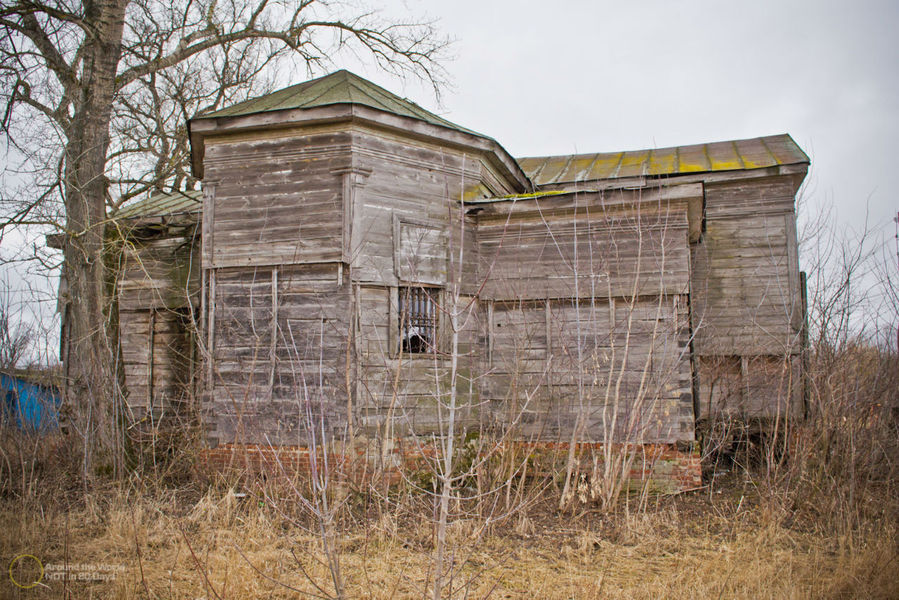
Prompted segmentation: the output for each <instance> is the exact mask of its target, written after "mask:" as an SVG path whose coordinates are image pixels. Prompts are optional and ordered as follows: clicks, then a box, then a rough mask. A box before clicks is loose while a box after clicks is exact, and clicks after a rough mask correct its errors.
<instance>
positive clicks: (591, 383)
mask: <svg viewBox="0 0 899 600" xmlns="http://www.w3.org/2000/svg"><path fill="white" fill-rule="evenodd" d="M629 196H631V198H630V199H631V200H632V201H633V200H636V202H635V203H633V204H631V205H630V206H629V207H627V208H623V207H622V206H620V205H619V206H616V207H615V208H614V209H610V210H603V206H604V198H603V195H602V194H600V193H597V194H584V195H583V196H582V197H581V198H580V201H582V202H583V204H580V205H578V206H577V207H576V208H570V207H569V208H568V209H566V210H561V209H559V207H558V204H559V202H558V200H559V199H554V198H546V199H543V200H541V201H535V202H532V203H530V205H529V204H528V203H527V202H526V201H525V202H522V204H521V205H520V206H519V207H518V210H517V211H516V212H515V213H514V214H512V215H511V216H509V215H508V214H507V215H503V212H501V211H502V209H501V208H500V209H498V210H497V212H498V213H499V214H496V215H494V214H491V212H490V211H485V212H484V213H482V215H480V216H479V218H478V225H479V227H478V232H477V233H478V240H479V242H480V249H479V256H480V263H481V273H482V277H487V278H488V279H487V285H486V286H485V288H484V289H485V296H486V298H488V299H490V300H492V302H489V304H488V318H487V324H488V331H487V336H488V342H487V347H488V349H489V355H488V359H487V360H488V363H489V365H488V370H485V373H488V374H487V375H486V376H485V377H484V378H483V382H484V383H483V389H482V395H483V397H484V398H485V399H487V400H488V401H489V405H490V406H491V407H492V414H493V415H494V419H495V421H496V422H497V423H498V424H499V425H501V426H502V425H503V424H508V423H512V422H518V421H517V420H516V415H519V416H520V417H521V419H520V426H519V427H520V434H521V435H524V436H526V437H533V438H538V439H548V440H553V439H555V440H561V441H569V440H570V439H571V435H572V431H573V430H574V429H575V427H578V428H581V431H580V433H579V435H578V436H577V437H578V439H579V440H580V441H597V442H609V441H616V442H618V441H624V440H631V441H638V440H639V441H642V442H674V441H679V440H692V439H693V397H692V372H691V367H690V353H689V341H690V339H689V338H690V332H689V312H688V310H689V307H688V296H687V290H688V288H689V271H690V266H689V248H688V219H687V203H686V202H681V201H678V202H669V201H659V202H653V203H647V204H646V205H641V204H640V203H639V198H637V197H634V195H629ZM554 200H555V201H554ZM563 202H564V201H563ZM509 205H510V203H506V206H507V207H508V206H509ZM528 206H530V208H526V207H528ZM588 207H589V209H588Z"/></svg>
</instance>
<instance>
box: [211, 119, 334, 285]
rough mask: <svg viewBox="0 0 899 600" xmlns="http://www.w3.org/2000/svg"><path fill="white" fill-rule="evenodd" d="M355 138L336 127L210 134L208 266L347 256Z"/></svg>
mask: <svg viewBox="0 0 899 600" xmlns="http://www.w3.org/2000/svg"><path fill="white" fill-rule="evenodd" d="M350 143H351V135H350V133H349V132H347V131H339V130H338V131H330V132H319V133H311V134H308V135H292V136H290V135H288V136H285V135H278V136H273V135H264V134H261V133H260V134H255V136H254V135H252V134H248V135H246V136H240V137H222V138H213V139H210V140H209V141H208V142H207V147H206V156H205V159H204V165H205V178H204V181H203V184H204V189H205V190H206V191H207V197H206V201H205V203H204V207H203V210H204V215H203V218H204V236H205V237H206V240H205V244H204V256H203V265H204V267H205V268H220V267H236V266H259V265H273V264H274V265H277V264H296V263H311V262H336V261H340V260H342V258H343V238H342V236H343V229H344V227H343V226H344V218H343V214H344V207H343V203H342V200H343V193H342V190H343V182H342V175H341V169H343V168H345V167H346V166H347V164H348V161H349V158H350Z"/></svg>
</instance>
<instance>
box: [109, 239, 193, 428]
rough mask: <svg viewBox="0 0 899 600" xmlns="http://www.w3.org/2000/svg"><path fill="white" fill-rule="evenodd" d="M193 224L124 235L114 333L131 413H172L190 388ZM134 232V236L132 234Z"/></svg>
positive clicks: (189, 394)
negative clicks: (116, 324) (118, 346)
mask: <svg viewBox="0 0 899 600" xmlns="http://www.w3.org/2000/svg"><path fill="white" fill-rule="evenodd" d="M196 232H197V227H196V224H193V225H184V226H179V227H172V228H162V229H158V228H157V229H153V230H147V229H143V230H141V231H137V230H133V231H131V232H129V233H130V234H131V235H130V236H129V237H128V238H126V239H127V241H126V243H125V244H124V246H123V251H122V254H121V263H120V268H119V282H118V301H119V332H120V335H121V343H122V355H123V362H124V365H123V367H124V371H125V385H126V388H127V390H128V405H129V407H130V408H131V410H132V412H133V414H134V416H135V417H136V418H142V416H143V415H144V414H145V413H146V412H147V411H148V410H151V409H152V412H153V413H154V416H155V417H159V416H161V415H164V414H169V415H172V414H174V413H176V412H178V411H179V410H181V408H182V407H183V403H184V402H186V401H188V400H189V399H190V397H191V396H192V394H193V391H194V375H195V371H196V362H197V356H196V354H195V351H194V347H193V335H194V334H193V330H194V320H193V319H194V317H193V312H194V311H195V310H196V308H197V307H198V303H199V295H200V261H199V250H198V245H199V244H198V239H197V236H196ZM138 234H139V235H138Z"/></svg>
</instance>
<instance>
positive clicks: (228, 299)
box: [204, 263, 352, 445]
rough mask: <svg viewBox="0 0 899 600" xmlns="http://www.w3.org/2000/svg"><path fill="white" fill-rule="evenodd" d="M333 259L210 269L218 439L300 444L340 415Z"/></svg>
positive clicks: (348, 299) (346, 321)
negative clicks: (213, 280)
mask: <svg viewBox="0 0 899 600" xmlns="http://www.w3.org/2000/svg"><path fill="white" fill-rule="evenodd" d="M341 274H342V269H341V266H340V263H330V264H311V265H281V266H277V267H258V268H255V269H251V270H250V269H243V268H229V269H216V270H215V308H214V310H213V313H212V319H214V323H211V325H210V326H211V327H212V329H213V336H212V360H213V363H212V373H211V382H209V381H207V398H206V400H205V402H204V414H205V420H206V422H207V424H208V426H209V428H210V438H211V439H213V440H215V441H216V442H218V443H257V444H259V443H261V444H265V443H268V442H271V443H273V444H288V445H297V444H300V445H304V444H308V443H309V442H310V437H309V436H310V425H315V427H316V428H318V431H322V430H324V431H325V432H326V435H327V436H328V437H329V439H332V438H333V437H334V436H339V435H341V433H342V432H343V431H344V428H345V425H346V422H345V421H346V420H345V415H346V403H347V389H346V388H347V385H346V382H347V380H346V361H347V357H348V353H347V344H348V343H349V337H348V334H349V328H350V324H351V321H352V305H351V303H352V292H351V288H350V286H349V284H348V283H346V282H345V280H342V277H341Z"/></svg>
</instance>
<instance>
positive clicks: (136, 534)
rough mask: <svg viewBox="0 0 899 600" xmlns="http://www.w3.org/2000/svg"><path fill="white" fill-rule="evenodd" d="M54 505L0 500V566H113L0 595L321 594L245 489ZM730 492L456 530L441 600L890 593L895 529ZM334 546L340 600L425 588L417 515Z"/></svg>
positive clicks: (297, 536) (311, 554)
mask: <svg viewBox="0 0 899 600" xmlns="http://www.w3.org/2000/svg"><path fill="white" fill-rule="evenodd" d="M76 496H77V494H76ZM62 500H63V499H60V498H56V499H52V500H44V501H41V502H38V501H37V500H30V501H24V500H21V499H9V498H8V499H5V500H2V501H0V502H2V503H0V544H2V548H3V558H4V559H5V560H6V565H8V564H9V563H8V561H9V560H11V557H14V556H16V555H18V554H23V553H25V554H33V555H35V556H38V557H40V559H41V560H42V561H43V562H44V564H50V563H54V564H59V563H65V562H66V560H67V562H68V563H69V564H75V563H82V564H83V563H105V564H111V565H119V566H121V567H123V570H122V571H121V572H118V573H117V574H116V578H115V580H114V581H105V582H95V583H87V582H83V581H75V582H71V583H69V584H68V585H67V586H64V584H63V583H62V582H59V581H45V582H43V583H42V585H40V586H38V587H36V588H33V589H30V590H19V589H17V588H16V587H15V586H13V585H12V583H11V582H10V581H9V578H8V577H6V576H5V574H4V577H3V582H2V584H0V596H2V597H4V598H51V597H52V598H59V597H63V591H64V587H65V588H66V591H67V592H68V594H69V596H68V597H70V598H179V599H180V598H183V599H191V600H193V599H196V598H295V597H298V596H300V597H303V596H304V594H298V592H297V591H295V590H300V591H303V592H306V593H307V594H310V596H309V597H311V595H318V596H324V595H326V594H327V593H328V592H330V590H331V589H332V588H331V585H330V581H329V577H328V572H327V569H326V568H325V566H324V565H323V564H322V563H320V562H318V561H319V560H320V559H321V556H320V552H319V542H318V539H317V537H316V536H315V535H313V534H311V533H310V532H308V531H304V529H303V528H302V527H300V526H297V525H293V524H290V522H289V521H288V520H286V519H285V518H284V517H283V516H281V515H280V514H279V513H278V512H277V511H275V510H274V509H273V508H272V507H271V506H270V505H268V504H266V503H264V502H263V503H260V502H259V501H258V500H255V499H252V498H245V499H240V498H237V497H235V496H234V494H233V493H231V492H230V491H224V492H222V491H214V490H210V491H208V492H207V493H206V494H205V495H203V496H201V497H199V498H198V499H196V498H195V499H194V500H192V501H190V502H186V501H184V500H178V499H177V498H176V497H175V496H174V495H172V494H170V493H169V494H166V493H156V494H153V495H152V497H151V496H150V495H146V494H138V493H137V492H134V491H131V492H121V491H108V492H106V493H100V492H98V493H95V494H92V495H91V496H90V497H89V498H88V500H87V501H86V502H85V501H83V499H81V498H80V497H79V498H78V500H77V502H75V503H73V504H70V507H69V508H68V509H66V508H64V506H65V502H63V501H62ZM734 500H736V496H734V498H730V496H728V494H726V493H725V494H723V495H718V496H717V497H716V498H715V499H714V501H710V499H709V497H708V495H703V494H698V495H694V496H689V497H688V496H682V497H679V498H673V499H662V500H660V501H659V502H658V503H657V504H656V506H654V507H652V508H650V509H648V510H647V511H646V512H643V513H640V514H636V515H634V514H627V513H626V512H622V513H620V514H617V515H613V516H605V517H601V516H599V515H598V514H596V513H587V514H582V515H578V516H574V517H572V516H570V515H558V514H555V513H553V512H551V511H549V510H546V511H543V512H541V511H539V510H535V511H534V513H533V514H532V515H529V516H524V515H519V516H518V517H517V518H515V519H513V520H512V521H510V522H505V523H501V524H499V525H496V526H494V527H491V528H487V529H484V528H483V527H481V526H480V524H477V523H474V522H460V523H456V524H455V525H454V527H453V529H452V532H451V533H452V541H453V544H454V557H455V559H456V560H457V561H459V560H465V561H466V562H465V566H464V567H463V568H462V570H461V572H460V573H459V574H458V575H457V576H456V577H455V578H454V580H453V586H454V588H455V589H456V590H457V595H456V597H459V598H461V597H465V596H466V594H467V595H468V596H470V597H477V598H483V597H488V596H489V597H493V598H659V597H665V598H691V599H694V598H753V599H757V598H895V597H897V588H896V585H895V581H894V578H893V577H892V575H891V574H892V573H894V572H895V571H896V570H897V568H899V562H897V560H896V555H897V545H896V524H895V522H893V521H890V520H874V521H871V522H868V523H865V525H864V527H861V528H859V529H858V530H857V531H855V532H854V533H853V534H851V535H841V536H834V535H830V534H827V533H826V532H816V531H815V527H814V526H813V524H812V525H810V524H805V525H804V526H799V525H797V523H795V522H794V523H792V524H789V523H787V522H785V521H787V519H784V518H783V515H779V514H772V513H771V511H770V509H768V508H766V505H765V504H764V503H762V504H759V503H755V504H753V505H752V506H750V503H749V502H747V501H745V499H741V500H738V501H736V502H735V501H734ZM479 532H482V533H481V534H480V535H479ZM340 544H341V547H340V552H341V561H342V570H343V573H344V576H345V577H346V580H347V582H346V583H347V595H348V597H351V598H360V597H365V598H420V597H423V596H425V595H426V590H427V582H428V579H429V573H428V566H429V561H430V556H429V548H430V546H431V531H430V527H429V526H428V525H427V524H426V523H424V524H423V521H422V520H421V519H419V520H417V521H416V520H413V519H410V518H406V517H396V516H395V515H394V514H391V513H382V514H381V515H380V516H372V517H371V518H369V519H367V520H365V521H364V523H363V522H356V523H355V524H353V525H347V526H346V527H344V528H343V532H342V535H341V540H340ZM66 557H68V558H67V559H66ZM6 565H4V566H6ZM141 572H142V573H143V581H142V575H141ZM304 572H305V573H304ZM23 576H24V575H23ZM275 581H277V582H280V583H276V582H275ZM282 584H283V585H282ZM315 585H318V586H321V588H322V590H323V591H324V592H325V594H323V593H322V590H318V589H316V587H315ZM286 586H289V587H286ZM290 588H294V589H290Z"/></svg>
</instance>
